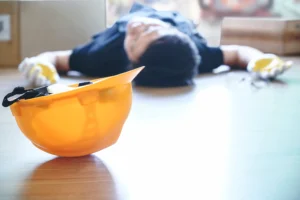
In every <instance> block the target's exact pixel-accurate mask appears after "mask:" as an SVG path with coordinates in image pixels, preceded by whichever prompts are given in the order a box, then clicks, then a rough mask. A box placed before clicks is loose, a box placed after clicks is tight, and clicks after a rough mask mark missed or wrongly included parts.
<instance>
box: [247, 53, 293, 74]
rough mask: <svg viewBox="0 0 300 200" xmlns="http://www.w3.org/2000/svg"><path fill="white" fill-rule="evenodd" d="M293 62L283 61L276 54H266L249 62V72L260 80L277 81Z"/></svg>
mask: <svg viewBox="0 0 300 200" xmlns="http://www.w3.org/2000/svg"><path fill="white" fill-rule="evenodd" d="M292 64H293V63H292V61H287V62H285V61H283V60H282V59H280V58H279V57H278V56H276V55H274V54H264V55H262V56H261V57H258V58H255V59H253V60H252V61H250V62H249V64H248V66H247V70H248V71H249V72H250V73H251V74H252V75H254V76H255V78H260V79H265V80H267V79H275V78H277V76H279V75H281V74H283V73H284V72H285V71H286V70H288V69H290V68H291V66H292Z"/></svg>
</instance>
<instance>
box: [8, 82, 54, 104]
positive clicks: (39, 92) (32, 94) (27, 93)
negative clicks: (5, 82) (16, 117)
mask: <svg viewBox="0 0 300 200" xmlns="http://www.w3.org/2000/svg"><path fill="white" fill-rule="evenodd" d="M47 87H48V86H45V87H41V88H37V89H29V90H25V88H24V87H16V88H15V89H14V90H13V91H12V92H11V93H8V94H7V95H6V96H5V97H4V99H3V102H2V106H3V107H8V106H10V105H12V104H14V103H15V102H17V101H19V100H21V99H32V98H36V97H41V96H46V95H48V94H49V93H48V90H47ZM19 94H23V95H21V96H19V97H18V98H16V99H14V100H11V101H10V100H9V98H10V97H13V96H15V95H19Z"/></svg>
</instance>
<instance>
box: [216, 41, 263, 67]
mask: <svg viewBox="0 0 300 200" xmlns="http://www.w3.org/2000/svg"><path fill="white" fill-rule="evenodd" d="M220 48H221V50H222V52H223V57H224V64H225V65H228V66H231V67H238V68H246V67H247V65H248V63H249V62H250V61H251V60H252V59H253V58H256V57H259V56H261V55H263V54H264V53H263V52H261V51H259V50H257V49H255V48H252V47H248V46H239V45H224V46H221V47H220Z"/></svg>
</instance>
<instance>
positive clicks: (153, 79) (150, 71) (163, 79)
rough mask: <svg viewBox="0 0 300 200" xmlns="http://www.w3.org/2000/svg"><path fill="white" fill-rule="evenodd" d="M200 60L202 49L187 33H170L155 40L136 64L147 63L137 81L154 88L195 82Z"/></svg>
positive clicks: (136, 65) (138, 83)
mask: <svg viewBox="0 0 300 200" xmlns="http://www.w3.org/2000/svg"><path fill="white" fill-rule="evenodd" d="M199 63H200V55H199V53H198V49H197V47H196V45H195V44H194V42H193V41H192V40H191V39H190V38H189V37H188V36H187V35H184V34H172V35H166V36H163V37H161V38H159V39H157V40H156V41H154V42H153V43H152V44H151V45H150V46H149V47H148V48H147V50H146V51H145V52H144V54H143V55H142V56H141V57H140V59H139V62H138V63H135V64H134V67H139V66H145V68H144V70H143V71H142V72H141V73H140V74H139V75H138V76H137V77H136V79H135V83H136V84H137V85H142V86H152V87H176V86H186V85H191V84H193V78H194V76H195V75H196V74H197V71H198V66H199Z"/></svg>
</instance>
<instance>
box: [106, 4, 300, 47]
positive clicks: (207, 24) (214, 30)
mask: <svg viewBox="0 0 300 200" xmlns="http://www.w3.org/2000/svg"><path fill="white" fill-rule="evenodd" d="M134 2H139V3H142V4H145V5H149V6H151V7H153V8H155V9H157V10H175V11H179V12H180V13H181V14H183V15H184V16H186V17H188V18H189V19H191V20H193V21H194V23H195V24H197V25H198V29H199V31H200V32H201V34H202V35H204V36H205V37H206V38H207V39H208V41H209V42H210V43H211V44H213V45H217V44H219V39H220V34H221V32H220V26H221V22H222V19H223V18H224V17H229V16H237V17H270V18H271V17H273V18H293V19H295V18H296V19H300V0H107V25H108V26H110V25H112V24H113V23H114V22H115V21H116V20H117V19H118V18H119V17H121V16H123V15H125V14H126V13H128V12H129V10H130V7H131V5H132V4H133V3H134Z"/></svg>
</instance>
